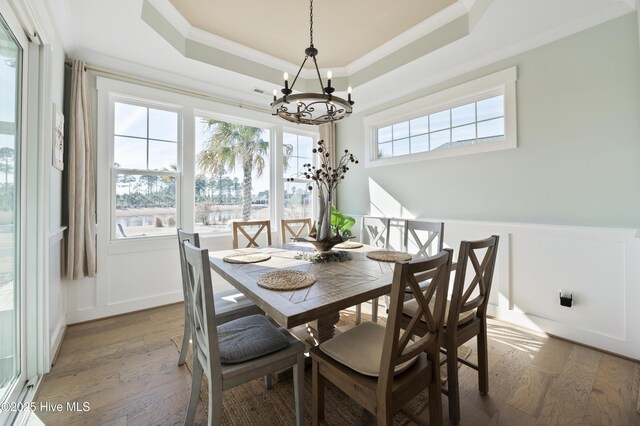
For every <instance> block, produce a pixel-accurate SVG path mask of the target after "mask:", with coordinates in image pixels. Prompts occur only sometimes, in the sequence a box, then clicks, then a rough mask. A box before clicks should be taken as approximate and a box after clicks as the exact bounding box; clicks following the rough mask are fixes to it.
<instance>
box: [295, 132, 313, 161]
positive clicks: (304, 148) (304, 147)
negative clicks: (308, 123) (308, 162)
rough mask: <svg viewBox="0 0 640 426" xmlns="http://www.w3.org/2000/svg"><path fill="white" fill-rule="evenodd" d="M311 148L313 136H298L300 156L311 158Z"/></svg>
mask: <svg viewBox="0 0 640 426" xmlns="http://www.w3.org/2000/svg"><path fill="white" fill-rule="evenodd" d="M312 149H313V138H311V137H309V136H298V155H299V156H300V157H305V158H311V150H312Z"/></svg>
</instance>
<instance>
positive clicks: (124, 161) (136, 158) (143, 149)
mask: <svg viewBox="0 0 640 426" xmlns="http://www.w3.org/2000/svg"><path fill="white" fill-rule="evenodd" d="M113 163H114V167H120V168H123V169H143V170H144V169H146V168H147V141H146V140H145V139H132V138H123V137H120V136H116V137H115V138H114V146H113Z"/></svg>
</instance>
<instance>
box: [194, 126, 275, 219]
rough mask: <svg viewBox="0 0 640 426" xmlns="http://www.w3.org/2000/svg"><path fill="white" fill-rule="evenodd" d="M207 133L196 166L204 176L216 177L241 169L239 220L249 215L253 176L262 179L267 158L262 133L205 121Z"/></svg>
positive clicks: (267, 144) (255, 128)
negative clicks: (208, 174)
mask: <svg viewBox="0 0 640 426" xmlns="http://www.w3.org/2000/svg"><path fill="white" fill-rule="evenodd" d="M205 125H206V130H207V131H208V132H211V136H210V137H209V140H207V141H206V142H205V146H204V149H203V150H202V151H201V152H200V153H199V154H198V166H199V167H200V170H201V171H202V172H203V173H212V174H216V173H219V172H220V170H228V171H233V170H235V167H236V165H238V164H240V165H241V166H242V172H243V178H242V220H249V217H250V215H251V184H252V172H253V171H254V170H255V173H256V177H260V176H262V172H263V171H264V167H265V164H266V158H267V156H268V154H269V142H267V141H265V140H263V139H262V137H261V135H262V129H259V128H257V127H250V126H241V125H237V124H231V123H226V122H224V121H217V120H207V121H206V123H205Z"/></svg>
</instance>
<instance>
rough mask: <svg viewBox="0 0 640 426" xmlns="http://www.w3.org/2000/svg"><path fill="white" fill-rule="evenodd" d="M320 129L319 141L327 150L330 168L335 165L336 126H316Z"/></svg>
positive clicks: (326, 124) (330, 124) (333, 124)
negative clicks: (321, 141)
mask: <svg viewBox="0 0 640 426" xmlns="http://www.w3.org/2000/svg"><path fill="white" fill-rule="evenodd" d="M318 128H319V129H320V139H322V140H323V141H324V143H325V146H326V147H327V149H328V150H329V155H330V157H329V160H331V161H330V162H329V164H330V165H331V167H335V165H336V124H335V123H325V124H321V125H319V126H318Z"/></svg>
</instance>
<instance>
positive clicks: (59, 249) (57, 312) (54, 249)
mask: <svg viewBox="0 0 640 426" xmlns="http://www.w3.org/2000/svg"><path fill="white" fill-rule="evenodd" d="M65 229H66V228H64V227H63V228H60V229H58V230H56V231H55V232H53V233H51V235H50V236H49V365H51V363H52V362H53V358H54V357H55V356H56V353H57V352H58V348H59V347H60V344H61V343H62V338H63V337H64V331H65V327H66V326H67V316H66V310H67V308H66V301H65V295H64V287H63V284H62V276H63V271H64V270H63V266H62V260H63V253H64V247H63V244H64V241H63V238H62V237H63V235H64V231H65ZM47 371H48V369H47Z"/></svg>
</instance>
